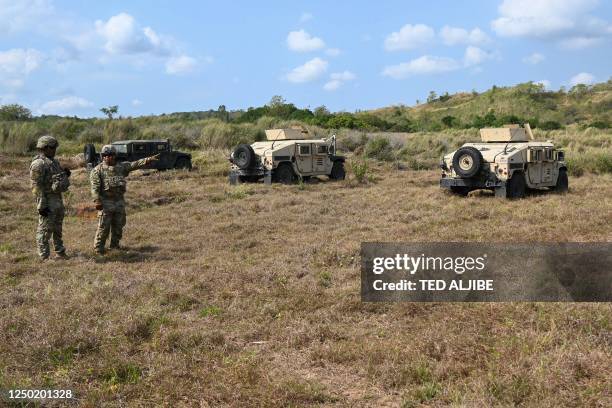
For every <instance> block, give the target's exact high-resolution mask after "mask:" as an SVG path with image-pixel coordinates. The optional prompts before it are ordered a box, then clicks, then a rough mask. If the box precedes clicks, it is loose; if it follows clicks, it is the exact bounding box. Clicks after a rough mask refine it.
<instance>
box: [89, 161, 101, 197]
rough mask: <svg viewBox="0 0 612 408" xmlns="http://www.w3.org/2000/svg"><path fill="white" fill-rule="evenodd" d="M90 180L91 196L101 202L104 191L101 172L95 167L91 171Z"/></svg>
mask: <svg viewBox="0 0 612 408" xmlns="http://www.w3.org/2000/svg"><path fill="white" fill-rule="evenodd" d="M89 182H90V183H91V197H92V198H93V200H94V201H96V202H100V201H101V197H100V194H101V193H102V184H101V183H100V174H99V173H98V169H97V168H96V169H93V170H92V171H91V173H89Z"/></svg>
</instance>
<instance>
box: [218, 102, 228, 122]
mask: <svg viewBox="0 0 612 408" xmlns="http://www.w3.org/2000/svg"><path fill="white" fill-rule="evenodd" d="M217 115H218V116H219V119H221V120H222V121H224V122H229V112H228V111H227V110H226V109H225V105H219V108H218V109H217Z"/></svg>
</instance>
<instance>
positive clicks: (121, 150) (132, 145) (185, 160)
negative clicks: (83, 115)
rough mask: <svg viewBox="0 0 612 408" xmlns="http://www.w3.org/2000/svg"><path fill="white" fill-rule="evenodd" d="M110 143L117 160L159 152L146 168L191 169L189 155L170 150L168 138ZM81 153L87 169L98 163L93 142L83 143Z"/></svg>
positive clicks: (129, 159)
mask: <svg viewBox="0 0 612 408" xmlns="http://www.w3.org/2000/svg"><path fill="white" fill-rule="evenodd" d="M111 144H112V145H113V146H114V147H115V149H116V150H117V161H135V160H140V159H144V158H145V157H149V156H153V155H155V154H158V153H159V160H158V161H157V162H154V163H151V164H149V165H148V166H147V167H146V168H148V169H157V170H168V169H187V170H191V155H190V154H189V153H183V152H177V151H174V150H172V145H171V144H170V141H169V140H168V139H161V140H120V141H117V142H113V143H111ZM83 153H84V155H85V163H86V166H87V168H88V169H90V170H91V169H92V168H94V167H95V166H96V165H97V164H98V163H100V161H101V158H100V155H99V154H97V153H96V148H95V146H94V145H93V144H87V145H85V148H84V149H83Z"/></svg>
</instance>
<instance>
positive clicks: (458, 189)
mask: <svg viewBox="0 0 612 408" xmlns="http://www.w3.org/2000/svg"><path fill="white" fill-rule="evenodd" d="M450 192H451V193H453V194H456V195H459V196H462V197H466V196H467V195H468V194H469V193H470V188H469V187H464V186H451V188H450Z"/></svg>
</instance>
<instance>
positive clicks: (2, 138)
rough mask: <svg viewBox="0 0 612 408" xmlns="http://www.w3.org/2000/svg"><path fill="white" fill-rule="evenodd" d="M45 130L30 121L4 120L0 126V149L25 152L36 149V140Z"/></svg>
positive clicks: (4, 151) (13, 152)
mask: <svg viewBox="0 0 612 408" xmlns="http://www.w3.org/2000/svg"><path fill="white" fill-rule="evenodd" d="M44 134H45V131H44V130H43V129H41V128H40V127H38V126H36V124H34V123H32V122H14V123H11V122H6V123H3V124H2V125H1V126H0V151H2V152H3V153H8V154H27V153H31V152H33V151H35V150H36V141H37V140H38V138H39V137H40V136H42V135H44Z"/></svg>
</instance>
